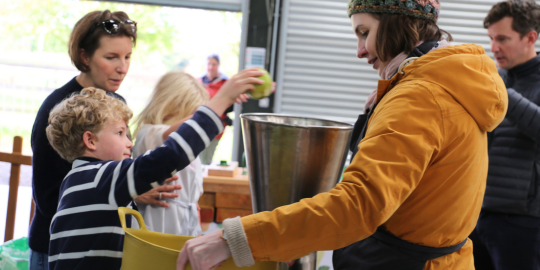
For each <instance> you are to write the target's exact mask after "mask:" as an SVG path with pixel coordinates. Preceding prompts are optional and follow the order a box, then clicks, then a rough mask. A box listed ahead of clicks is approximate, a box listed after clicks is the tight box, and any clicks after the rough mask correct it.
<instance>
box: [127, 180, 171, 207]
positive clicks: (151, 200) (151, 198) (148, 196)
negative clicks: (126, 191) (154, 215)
mask: <svg viewBox="0 0 540 270" xmlns="http://www.w3.org/2000/svg"><path fill="white" fill-rule="evenodd" d="M175 180H178V175H173V177H171V178H169V179H167V180H165V182H163V183H164V184H165V183H169V182H171V181H175ZM180 189H182V186H181V185H165V186H159V187H156V188H154V189H151V190H150V191H148V192H146V193H144V194H141V195H139V197H137V198H135V202H136V203H144V204H153V205H157V206H161V207H169V204H168V203H166V202H164V201H161V200H160V199H168V198H176V197H178V193H174V191H175V190H180ZM160 193H161V198H160Z"/></svg>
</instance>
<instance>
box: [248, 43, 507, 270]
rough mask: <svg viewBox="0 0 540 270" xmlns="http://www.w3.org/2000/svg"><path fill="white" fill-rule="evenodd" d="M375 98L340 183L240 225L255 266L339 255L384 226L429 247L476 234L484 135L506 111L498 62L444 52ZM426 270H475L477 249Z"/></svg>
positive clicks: (472, 50)
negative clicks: (332, 253)
mask: <svg viewBox="0 0 540 270" xmlns="http://www.w3.org/2000/svg"><path fill="white" fill-rule="evenodd" d="M377 91H378V96H377V102H378V105H377V107H376V109H375V111H374V112H373V115H372V116H371V118H370V120H369V123H368V128H367V131H366V136H365V137H364V139H363V140H362V141H361V142H360V144H359V151H358V153H357V154H356V156H355V157H354V159H353V160H352V161H351V164H350V166H349V167H348V168H347V170H346V171H345V173H344V175H343V180H342V182H341V183H339V184H337V186H336V187H335V188H333V189H332V190H331V191H330V192H327V193H322V194H319V195H317V196H315V197H313V198H309V199H303V200H301V201H300V202H298V203H295V204H291V205H288V206H283V207H280V208H277V209H275V210H274V211H271V212H261V213H258V214H254V215H250V216H246V217H243V218H242V219H241V221H242V224H243V226H244V229H245V232H246V236H247V239H248V243H249V246H250V248H251V251H252V254H253V257H254V258H255V260H258V261H261V260H272V261H283V262H284V261H289V260H291V259H295V258H299V257H301V256H304V255H306V254H308V253H310V252H312V251H316V250H334V249H338V248H342V247H345V246H348V245H350V244H352V243H354V242H356V241H359V240H362V239H365V238H367V237H368V236H370V235H371V234H373V233H374V232H375V230H376V229H377V227H379V226H383V227H384V228H385V229H386V230H388V231H389V232H391V233H392V234H394V235H396V236H398V237H400V238H402V239H404V240H406V241H409V242H412V243H415V244H420V245H426V246H431V247H445V246H451V245H456V244H458V243H460V242H462V241H463V239H466V238H467V236H468V235H469V234H470V233H471V232H472V230H473V229H474V227H475V225H476V221H477V219H478V215H479V213H480V208H481V205H482V200H483V196H484V190H485V186H486V176H487V169H488V155H487V135H486V132H487V131H491V130H493V129H494V128H495V127H496V126H497V125H498V124H499V123H500V122H501V121H502V120H503V118H504V116H505V114H506V109H507V105H508V96H507V92H506V88H505V85H504V83H503V81H502V79H501V78H500V77H499V74H498V72H497V68H496V66H495V63H494V62H493V60H492V59H491V58H489V57H488V56H487V55H486V54H485V53H484V50H483V48H482V47H480V46H477V45H459V46H449V47H446V48H441V49H438V50H434V51H432V52H430V53H428V54H426V55H424V56H422V57H420V58H419V59H417V60H415V61H414V62H412V63H411V64H409V65H407V66H406V67H405V68H404V69H402V70H400V71H399V72H398V73H397V74H396V75H395V76H393V77H392V78H391V79H390V80H381V81H379V85H378V89H377ZM424 269H430V270H436V269H437V270H438V269H474V265H473V256H472V244H471V242H470V241H468V242H467V243H466V244H465V246H464V247H463V248H461V250H459V251H457V252H455V253H452V254H448V255H446V256H443V257H440V258H437V259H435V260H431V261H429V262H428V263H427V264H426V266H425V268H424Z"/></svg>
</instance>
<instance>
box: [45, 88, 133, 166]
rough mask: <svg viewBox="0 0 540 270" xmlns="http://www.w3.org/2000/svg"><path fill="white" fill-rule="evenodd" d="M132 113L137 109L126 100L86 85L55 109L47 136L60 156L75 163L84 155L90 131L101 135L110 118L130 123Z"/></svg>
mask: <svg viewBox="0 0 540 270" xmlns="http://www.w3.org/2000/svg"><path fill="white" fill-rule="evenodd" d="M132 116H133V112H132V111H131V109H129V107H128V106H127V105H126V104H125V103H124V102H122V101H121V100H119V99H116V98H114V97H111V96H108V95H107V94H106V92H105V91H104V90H101V89H97V88H93V87H88V88H84V89H83V90H82V91H81V92H80V93H75V94H73V95H72V96H71V97H69V98H67V99H65V100H63V101H62V102H60V103H58V104H57V105H56V106H54V108H53V109H52V110H51V113H50V115H49V125H48V126H47V129H46V133H47V139H49V143H50V144H51V146H52V147H53V149H54V150H55V151H56V152H58V154H59V155H60V157H62V158H63V159H65V160H67V161H69V162H73V160H74V159H76V158H78V157H81V156H82V155H83V154H84V150H85V149H86V147H85V145H84V142H83V134H84V133H85V132H86V131H90V132H92V134H94V135H96V136H98V133H99V132H100V131H101V130H102V129H103V127H104V126H105V125H106V123H107V122H108V121H111V120H113V121H119V120H124V121H125V122H126V124H127V123H128V122H129V119H131V117H132ZM98 139H99V138H98Z"/></svg>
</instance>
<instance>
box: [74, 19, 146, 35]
mask: <svg viewBox="0 0 540 270" xmlns="http://www.w3.org/2000/svg"><path fill="white" fill-rule="evenodd" d="M120 24H123V25H126V26H128V29H129V30H130V31H131V33H133V34H135V32H137V22H136V21H132V20H125V21H122V22H121V21H118V20H114V19H110V20H105V21H102V22H100V23H96V24H94V25H92V28H90V30H88V32H87V33H86V35H85V37H84V38H83V39H82V40H85V39H86V38H87V37H88V36H90V34H92V33H94V31H96V29H97V28H98V27H99V26H100V25H103V29H105V31H106V32H107V33H109V34H110V35H116V34H118V30H120Z"/></svg>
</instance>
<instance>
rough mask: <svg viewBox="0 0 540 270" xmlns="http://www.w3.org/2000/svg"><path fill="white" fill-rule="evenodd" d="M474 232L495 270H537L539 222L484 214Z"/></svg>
mask: <svg viewBox="0 0 540 270" xmlns="http://www.w3.org/2000/svg"><path fill="white" fill-rule="evenodd" d="M476 232H477V233H478V238H479V239H480V241H481V242H482V244H484V246H485V247H486V249H487V251H488V252H489V255H490V257H491V261H492V262H493V266H494V267H495V269H496V270H516V269H519V270H540V218H538V217H532V216H525V215H511V214H502V213H493V212H487V211H484V212H481V213H480V218H479V219H478V224H477V225H476ZM475 248H476V246H475ZM475 260H476V257H475ZM478 270H482V269H478Z"/></svg>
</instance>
